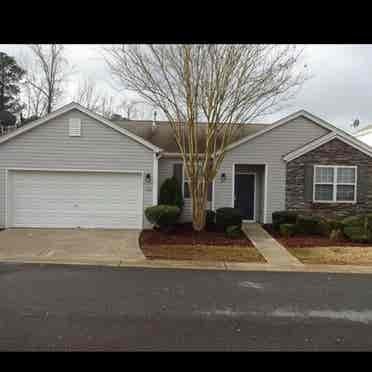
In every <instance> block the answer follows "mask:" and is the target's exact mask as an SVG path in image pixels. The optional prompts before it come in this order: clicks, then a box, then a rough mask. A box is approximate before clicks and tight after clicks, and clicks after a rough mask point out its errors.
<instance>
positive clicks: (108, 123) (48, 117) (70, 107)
mask: <svg viewBox="0 0 372 372" xmlns="http://www.w3.org/2000/svg"><path fill="white" fill-rule="evenodd" d="M71 110H78V111H80V112H82V113H84V114H86V115H88V116H90V117H91V118H93V119H95V120H97V121H98V122H100V123H102V124H104V125H106V126H108V127H110V128H112V129H113V130H115V131H117V132H119V133H121V134H123V135H125V136H127V137H129V138H131V139H133V140H134V141H136V142H138V143H140V144H142V145H143V146H145V147H147V148H149V149H150V150H152V151H155V152H160V151H161V149H160V148H159V147H157V146H155V145H153V144H152V143H150V142H148V141H146V140H145V139H143V138H142V137H140V136H137V135H136V134H134V133H132V132H130V131H128V130H127V129H125V128H121V127H119V126H117V125H116V124H114V123H112V122H111V121H109V120H107V119H105V118H104V117H102V116H100V115H98V114H96V113H94V112H92V111H91V110H89V109H87V108H85V107H83V106H81V105H79V104H78V103H76V102H71V103H69V104H67V105H65V106H63V107H61V108H60V109H58V110H56V111H54V112H51V113H50V114H48V115H46V116H44V117H42V118H40V119H38V120H35V121H34V122H32V123H30V124H27V125H25V126H23V127H21V128H18V129H16V130H14V131H13V132H11V133H9V134H7V135H5V136H3V137H0V144H2V143H4V142H6V141H9V140H11V139H12V138H14V137H17V136H18V135H20V134H22V133H26V132H28V131H29V130H31V129H33V128H35V127H38V126H39V125H42V124H45V123H47V122H48V121H50V120H52V119H54V118H56V117H58V116H61V115H63V114H66V113H67V112H69V111H71Z"/></svg>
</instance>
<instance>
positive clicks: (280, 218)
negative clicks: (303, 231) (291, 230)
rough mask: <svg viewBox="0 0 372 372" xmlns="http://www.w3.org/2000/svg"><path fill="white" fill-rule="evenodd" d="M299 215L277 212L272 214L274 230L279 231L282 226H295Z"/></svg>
mask: <svg viewBox="0 0 372 372" xmlns="http://www.w3.org/2000/svg"><path fill="white" fill-rule="evenodd" d="M297 217H298V213H296V212H289V211H277V212H274V213H273V214H272V219H273V228H274V230H276V231H279V229H280V225H282V224H295V223H296V221H297Z"/></svg>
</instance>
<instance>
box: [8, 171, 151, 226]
mask: <svg viewBox="0 0 372 372" xmlns="http://www.w3.org/2000/svg"><path fill="white" fill-rule="evenodd" d="M9 171H11V172H12V171H24V172H27V171H29V172H61V173H63V172H65V173H72V172H76V173H115V174H138V175H140V178H141V190H140V192H139V195H140V197H141V198H140V199H141V200H139V203H140V209H141V213H142V218H141V221H142V222H141V229H143V227H144V218H145V214H144V211H143V208H144V186H143V183H144V173H145V172H144V171H133V170H127V171H126V170H107V169H104V170H103V169H102V170H101V169H100V170H98V169H63V168H60V169H53V168H17V167H9V168H5V228H8V227H9V212H10V211H11V210H12V208H11V206H10V205H9V203H10V201H11V200H12V199H11V198H9V197H8V196H9V195H8V194H9V192H11V188H10V187H9Z"/></svg>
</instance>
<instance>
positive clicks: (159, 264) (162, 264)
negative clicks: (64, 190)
mask: <svg viewBox="0 0 372 372" xmlns="http://www.w3.org/2000/svg"><path fill="white" fill-rule="evenodd" d="M0 263H26V264H55V265H80V266H111V267H118V268H129V267H135V268H144V269H145V268H146V269H151V268H153V269H181V270H184V269H186V270H187V269H189V270H219V271H246V272H249V271H252V272H255V271H266V272H298V273H300V272H302V273H303V272H309V273H312V272H313V273H340V274H341V273H342V274H372V266H355V265H321V264H319V265H306V264H304V265H272V264H268V263H244V262H211V261H198V262H196V261H176V260H174V261H170V260H168V261H167V260H143V259H141V260H137V259H133V260H129V259H128V260H125V261H123V260H115V261H94V260H74V261H72V260H71V261H69V260H50V259H48V260H43V259H40V258H38V259H34V258H29V259H21V258H14V257H13V258H11V257H8V258H6V257H5V258H0Z"/></svg>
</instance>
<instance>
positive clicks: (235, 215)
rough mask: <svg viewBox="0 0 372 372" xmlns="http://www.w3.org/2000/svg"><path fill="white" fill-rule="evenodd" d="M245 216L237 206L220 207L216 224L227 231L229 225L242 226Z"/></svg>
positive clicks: (221, 229)
mask: <svg viewBox="0 0 372 372" xmlns="http://www.w3.org/2000/svg"><path fill="white" fill-rule="evenodd" d="M242 220H243V216H242V214H241V213H240V210H239V209H237V208H227V207H226V208H219V209H217V211H216V226H217V228H218V229H219V230H220V231H226V228H227V227H229V226H239V228H241V226H242Z"/></svg>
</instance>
